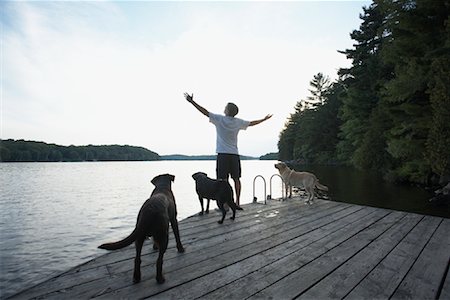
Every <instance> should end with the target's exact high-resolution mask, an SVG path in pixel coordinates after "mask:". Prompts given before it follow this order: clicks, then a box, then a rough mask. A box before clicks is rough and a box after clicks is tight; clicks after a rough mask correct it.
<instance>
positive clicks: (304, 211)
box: [29, 202, 350, 298]
mask: <svg viewBox="0 0 450 300" xmlns="http://www.w3.org/2000/svg"><path fill="white" fill-rule="evenodd" d="M321 206H322V205H321ZM323 206H324V209H323V210H317V209H315V208H314V207H312V206H305V207H299V209H301V210H300V211H295V210H292V209H291V210H286V211H285V213H286V215H287V218H286V220H284V221H281V219H278V218H267V215H266V214H265V213H259V214H257V215H255V216H254V218H255V220H259V222H254V221H253V224H258V225H261V226H262V227H260V228H259V230H260V231H261V232H262V235H260V236H263V237H264V236H270V235H271V234H274V232H275V234H276V232H281V231H284V230H286V226H287V225H286V223H290V222H291V219H292V221H293V222H292V224H291V225H290V226H296V223H295V222H297V221H298V222H307V221H308V220H310V219H314V218H318V217H319V216H321V215H323V216H326V215H328V214H333V213H334V212H335V211H336V210H341V209H344V208H346V207H350V206H349V205H341V204H337V203H326V202H325V203H323ZM272 213H273V212H272ZM303 217H304V218H303ZM263 220H264V222H263ZM215 222H217V220H216V221H215ZM272 223H276V226H271V225H269V224H272ZM255 226H256V225H255ZM234 228H235V229H234ZM240 228H241V227H239V225H238V223H230V224H229V225H228V226H221V225H219V224H217V223H216V228H214V230H215V231H216V232H215V233H214V234H212V236H213V238H212V239H211V240H212V241H215V243H211V240H210V241H209V244H211V245H209V247H211V246H212V247H219V248H220V249H218V250H214V249H212V250H208V249H206V250H203V247H206V246H208V241H205V242H204V243H205V244H201V243H193V245H194V246H196V245H197V244H199V248H196V247H193V249H191V250H189V249H190V248H189V247H187V252H186V253H185V254H182V255H179V254H177V253H176V251H168V252H167V254H166V255H167V257H168V259H165V264H164V271H165V274H166V276H169V273H171V272H173V270H172V269H174V270H176V268H178V269H179V268H183V267H186V266H189V265H195V264H196V263H198V261H201V260H206V259H208V257H214V256H215V255H219V254H220V253H221V251H222V252H223V251H231V250H232V249H240V247H242V243H246V244H251V243H252V242H254V241H256V240H257V239H258V238H259V237H258V236H257V235H253V236H252V234H245V233H246V231H244V232H243V234H242V235H240V236H239V237H238V238H236V239H232V240H233V241H234V242H233V243H229V242H227V241H226V240H224V239H223V238H222V237H221V236H220V234H219V233H220V231H221V230H222V231H224V232H232V233H233V234H234V235H236V233H238V232H239V230H240ZM257 229H258V228H257ZM247 230H248V229H247ZM271 230H272V231H273V230H275V231H274V232H272V231H271ZM256 232H257V231H256ZM231 238H232V236H231ZM240 243H241V244H240ZM221 245H225V246H226V247H225V248H224V247H223V246H221ZM146 246H147V249H149V247H151V243H146ZM190 247H191V246H190ZM129 248H131V249H130V251H131V252H132V253H133V255H132V256H130V258H129V259H128V260H122V261H120V262H119V263H112V264H109V265H107V266H108V269H109V271H110V273H111V276H112V280H111V278H109V277H102V278H98V279H97V280H96V281H93V282H92V281H88V282H86V284H84V283H83V282H77V285H76V286H73V285H74V283H70V282H69V284H71V285H72V286H66V287H65V289H64V293H66V294H69V293H75V294H76V295H77V297H86V296H87V295H86V294H85V293H92V292H93V294H98V293H99V292H101V291H105V290H108V288H109V291H111V290H115V289H117V288H120V287H124V286H127V287H128V286H132V283H131V278H132V275H131V273H132V268H133V259H134V247H129ZM198 249H201V250H202V251H203V252H205V253H204V254H203V255H200V254H201V253H203V252H201V253H199V252H198ZM230 249H231V250H230ZM191 253H195V254H196V255H194V256H193V257H194V258H193V259H194V260H193V261H192V259H191V260H190V259H189V257H191V256H192V254H191ZM170 257H171V258H172V259H175V260H176V261H175V262H173V263H172V262H171V259H169V258H170ZM180 257H181V258H182V259H181V260H182V261H181V262H180V261H179V260H180V259H179V258H180ZM155 261H156V252H154V251H151V253H150V254H148V255H144V256H143V266H142V270H143V275H144V277H143V280H144V279H147V280H151V281H152V282H153V281H154V279H153V275H152V276H151V277H150V276H148V275H149V273H150V274H153V273H154V263H155ZM117 264H118V265H120V266H119V267H116V266H115V265H117ZM120 268H122V269H120ZM146 271H147V272H146ZM62 284H63V285H64V284H68V282H67V280H65V278H61V279H59V280H58V278H57V279H56V280H53V281H51V282H50V283H49V284H47V285H46V286H45V287H42V289H43V290H46V292H47V293H50V292H51V291H58V290H59V289H61V285H62ZM83 285H85V286H84V287H83ZM75 290H79V291H77V292H75ZM39 292H40V291H38V294H39ZM29 295H31V296H36V293H35V291H29ZM55 295H56V298H58V297H61V293H58V292H57V293H55Z"/></svg>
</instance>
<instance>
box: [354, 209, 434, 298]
mask: <svg viewBox="0 0 450 300" xmlns="http://www.w3.org/2000/svg"><path fill="white" fill-rule="evenodd" d="M440 221H441V219H440V218H435V217H428V216H426V217H424V218H423V219H422V220H421V222H420V223H419V224H417V226H415V227H414V229H413V230H412V231H411V232H410V233H409V234H408V235H407V236H406V237H405V238H404V239H403V240H402V242H401V243H400V244H399V245H397V247H395V248H394V249H393V250H392V251H391V252H390V253H389V255H388V256H386V258H385V259H384V260H383V261H381V262H380V264H379V265H378V266H377V267H376V268H375V269H374V270H373V271H372V272H370V274H369V275H368V276H366V277H365V278H364V279H363V280H362V281H361V283H360V284H358V285H357V286H356V287H355V288H354V289H353V290H352V291H351V292H350V293H349V294H348V295H347V297H346V298H348V299H362V298H365V299H369V298H389V297H391V295H392V294H393V293H394V291H395V290H396V289H397V287H398V285H399V284H400V283H401V281H402V280H403V278H404V277H405V275H406V274H407V272H408V271H409V269H410V268H411V266H412V265H413V263H414V262H415V261H416V259H417V257H418V256H419V254H420V252H421V251H422V249H423V248H424V247H425V245H426V244H427V242H428V240H429V239H430V237H431V235H432V234H433V233H434V231H435V230H436V228H437V226H438V225H439V223H440Z"/></svg>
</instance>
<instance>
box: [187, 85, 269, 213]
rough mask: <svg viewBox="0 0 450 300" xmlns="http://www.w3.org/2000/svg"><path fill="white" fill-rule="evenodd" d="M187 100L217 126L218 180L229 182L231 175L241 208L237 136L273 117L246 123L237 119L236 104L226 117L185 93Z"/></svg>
mask: <svg viewBox="0 0 450 300" xmlns="http://www.w3.org/2000/svg"><path fill="white" fill-rule="evenodd" d="M184 97H185V98H186V100H187V101H188V102H189V103H191V104H192V105H194V107H195V108H197V110H198V111H200V112H201V113H202V114H203V115H205V116H207V117H208V118H209V121H210V122H211V123H213V124H214V125H215V126H216V133H217V137H216V139H217V140H216V152H217V160H216V175H217V179H223V180H228V176H229V175H230V176H231V178H233V181H234V188H235V192H236V204H237V205H238V206H240V196H241V180H240V178H241V160H240V157H239V151H238V147H237V136H238V133H239V131H240V130H245V129H247V127H248V126H254V125H257V124H260V123H262V122H264V121H266V120H268V119H270V118H271V117H272V115H270V114H269V115H267V116H265V117H264V118H262V119H260V120H255V121H245V120H242V119H239V118H236V115H237V113H238V111H239V109H238V107H237V106H236V105H235V104H234V103H228V104H227V105H226V106H225V112H224V113H225V115H219V114H214V113H211V112H209V111H208V110H206V109H205V108H204V107H202V106H200V105H199V104H197V103H196V102H195V101H194V94H192V95H189V94H188V93H184Z"/></svg>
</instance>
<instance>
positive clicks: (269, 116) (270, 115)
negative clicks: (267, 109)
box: [264, 114, 273, 121]
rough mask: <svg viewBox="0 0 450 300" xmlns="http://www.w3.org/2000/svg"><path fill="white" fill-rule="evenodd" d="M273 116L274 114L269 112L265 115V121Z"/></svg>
mask: <svg viewBox="0 0 450 300" xmlns="http://www.w3.org/2000/svg"><path fill="white" fill-rule="evenodd" d="M272 116H273V115H272V114H269V115H267V116H265V117H264V121H265V120H269V119H270V118H272Z"/></svg>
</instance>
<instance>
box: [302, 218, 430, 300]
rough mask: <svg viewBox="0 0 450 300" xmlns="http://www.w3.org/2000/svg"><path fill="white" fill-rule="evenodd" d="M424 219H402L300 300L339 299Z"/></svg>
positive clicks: (304, 294)
mask: <svg viewBox="0 0 450 300" xmlns="http://www.w3.org/2000/svg"><path fill="white" fill-rule="evenodd" d="M422 218H423V216H419V215H416V214H410V215H407V216H405V218H403V219H402V220H401V221H399V222H398V223H396V224H394V226H392V227H391V228H390V229H389V230H387V231H386V232H385V233H383V234H382V235H381V236H380V237H378V238H377V239H376V240H374V241H373V242H372V243H370V244H369V245H368V246H367V247H365V248H364V249H362V251H360V252H359V253H357V254H356V255H355V256H354V257H352V258H350V259H349V260H348V261H347V262H346V263H344V264H343V265H341V266H340V267H339V268H338V269H336V270H335V271H333V272H332V273H331V274H329V275H328V276H326V277H325V278H323V279H322V280H320V281H319V282H318V283H317V284H316V285H315V286H313V287H311V288H310V289H309V290H307V291H306V292H305V293H303V294H302V295H301V296H300V297H299V298H300V299H329V298H332V299H336V298H339V299H342V298H343V297H344V296H345V295H347V294H348V293H349V292H350V291H351V290H352V289H353V288H354V287H355V286H356V285H357V284H358V283H359V282H360V281H361V280H362V279H363V278H364V277H365V276H366V275H367V274H368V273H369V272H370V271H371V270H372V269H373V268H375V267H376V266H377V265H378V263H379V262H380V261H381V260H382V259H383V258H384V257H385V256H386V255H387V254H388V253H389V252H390V251H392V249H393V248H395V246H397V245H398V243H399V242H400V241H401V240H402V239H403V238H404V237H405V236H406V234H407V233H408V232H409V231H411V230H412V228H414V226H416V224H417V223H418V222H419V221H420V220H421V219H422Z"/></svg>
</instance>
